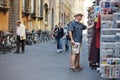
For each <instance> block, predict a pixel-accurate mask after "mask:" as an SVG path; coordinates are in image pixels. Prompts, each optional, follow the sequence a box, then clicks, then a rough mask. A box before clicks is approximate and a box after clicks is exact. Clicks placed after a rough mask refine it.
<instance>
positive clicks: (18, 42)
mask: <svg viewBox="0 0 120 80" xmlns="http://www.w3.org/2000/svg"><path fill="white" fill-rule="evenodd" d="M16 47H17V49H16V52H15V53H19V52H20V36H17V41H16Z"/></svg>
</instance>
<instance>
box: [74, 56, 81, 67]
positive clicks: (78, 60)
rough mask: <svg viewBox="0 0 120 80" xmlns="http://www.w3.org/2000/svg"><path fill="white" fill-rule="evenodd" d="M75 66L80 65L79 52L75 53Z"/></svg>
mask: <svg viewBox="0 0 120 80" xmlns="http://www.w3.org/2000/svg"><path fill="white" fill-rule="evenodd" d="M75 62H76V63H75V65H76V67H78V66H80V54H76V61H75Z"/></svg>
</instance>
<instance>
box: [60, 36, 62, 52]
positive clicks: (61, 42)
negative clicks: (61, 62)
mask: <svg viewBox="0 0 120 80" xmlns="http://www.w3.org/2000/svg"><path fill="white" fill-rule="evenodd" d="M59 46H60V52H62V38H60V42H59Z"/></svg>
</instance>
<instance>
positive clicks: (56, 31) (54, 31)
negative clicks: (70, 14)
mask: <svg viewBox="0 0 120 80" xmlns="http://www.w3.org/2000/svg"><path fill="white" fill-rule="evenodd" d="M57 35H58V25H55V28H54V30H53V37H54V38H55V42H57Z"/></svg>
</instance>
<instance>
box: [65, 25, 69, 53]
mask: <svg viewBox="0 0 120 80" xmlns="http://www.w3.org/2000/svg"><path fill="white" fill-rule="evenodd" d="M64 33H65V51H68V50H69V37H68V24H67V25H66V26H65V29H64Z"/></svg>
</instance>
